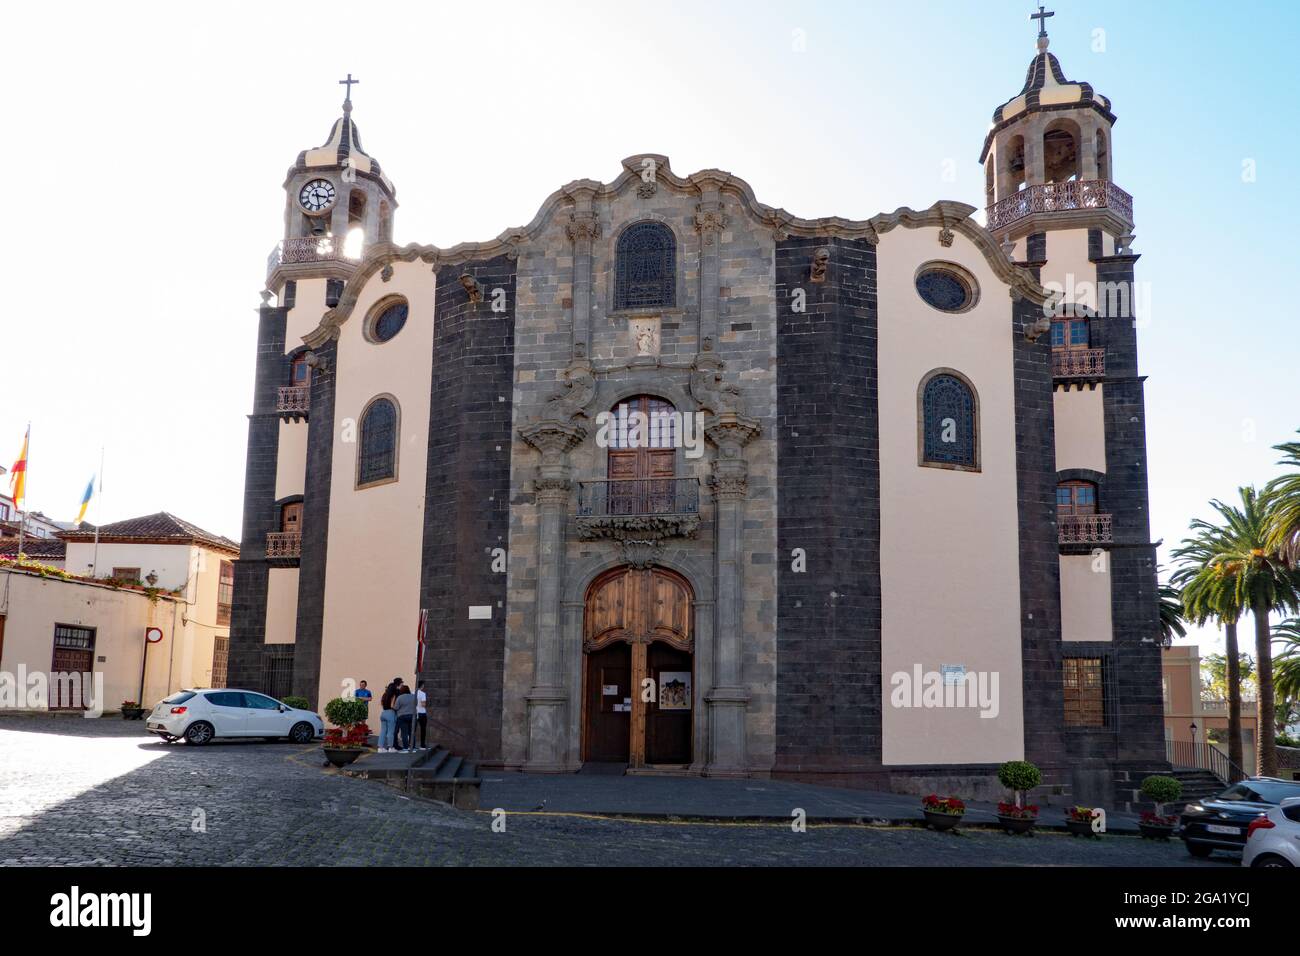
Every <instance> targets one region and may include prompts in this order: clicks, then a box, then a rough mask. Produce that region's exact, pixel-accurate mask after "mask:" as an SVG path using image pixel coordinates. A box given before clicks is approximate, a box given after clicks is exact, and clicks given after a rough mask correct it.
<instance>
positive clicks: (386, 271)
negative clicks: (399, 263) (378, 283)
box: [379, 262, 393, 282]
mask: <svg viewBox="0 0 1300 956" xmlns="http://www.w3.org/2000/svg"><path fill="white" fill-rule="evenodd" d="M392 277H393V264H392V263H391V262H390V263H388V265H386V266H384V267H383V268H382V269H380V270H379V278H380V279H382V280H383V281H384V282H387V281H388V280H389V279H391V278H392Z"/></svg>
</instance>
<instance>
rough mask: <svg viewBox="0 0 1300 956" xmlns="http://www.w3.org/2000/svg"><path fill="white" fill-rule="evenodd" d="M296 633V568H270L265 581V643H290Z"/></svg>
mask: <svg viewBox="0 0 1300 956" xmlns="http://www.w3.org/2000/svg"><path fill="white" fill-rule="evenodd" d="M297 633H298V569H297V568H271V573H270V576H269V578H268V579H267V582H266V643H267V644H292V643H293V642H294V639H295V638H296V636H297Z"/></svg>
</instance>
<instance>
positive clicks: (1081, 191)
mask: <svg viewBox="0 0 1300 956" xmlns="http://www.w3.org/2000/svg"><path fill="white" fill-rule="evenodd" d="M1075 209H1111V210H1113V211H1114V212H1115V214H1116V215H1117V216H1118V217H1119V218H1120V219H1122V220H1124V221H1125V222H1127V223H1130V224H1131V223H1132V222H1133V197H1132V196H1130V195H1129V194H1128V193H1126V192H1124V190H1122V189H1120V188H1119V187H1118V186H1116V185H1115V184H1114V183H1112V182H1110V181H1109V180H1106V179H1073V180H1070V181H1069V182H1064V183H1040V184H1038V185H1036V186H1026V187H1025V188H1024V189H1022V190H1020V191H1019V192H1018V193H1016V194H1015V195H1012V196H1007V197H1006V198H1005V199H999V200H998V201H997V202H995V203H994V204H993V205H992V206H989V207H988V209H987V210H986V211H987V213H988V228H989V229H990V230H996V229H1001V228H1003V227H1004V226H1009V225H1011V224H1012V223H1014V222H1017V221H1018V220H1021V219H1024V218H1025V217H1026V216H1032V215H1033V214H1034V213H1038V212H1067V211H1070V210H1075Z"/></svg>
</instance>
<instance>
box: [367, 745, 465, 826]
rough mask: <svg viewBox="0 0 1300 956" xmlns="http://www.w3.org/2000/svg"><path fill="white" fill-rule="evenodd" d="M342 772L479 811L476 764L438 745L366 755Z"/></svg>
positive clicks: (458, 806)
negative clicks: (402, 751) (416, 749)
mask: <svg viewBox="0 0 1300 956" xmlns="http://www.w3.org/2000/svg"><path fill="white" fill-rule="evenodd" d="M343 773H345V774H347V775H348V776H350V777H358V778H360V779H363V780H379V781H380V782H382V783H385V784H387V785H388V786H390V787H396V788H397V789H399V790H402V791H404V792H406V793H413V794H415V795H417V796H421V797H428V798H429V799H431V800H438V801H440V802H442V803H447V804H450V805H451V806H453V807H456V808H457V809H460V810H477V809H478V797H479V789H480V788H481V786H482V783H483V781H482V778H480V777H479V773H478V764H477V763H475V762H474V761H473V760H470V759H468V758H466V757H461V756H458V755H456V754H453V753H452V752H451V751H450V750H448V749H447V748H446V747H442V746H438V745H435V746H433V747H431V748H430V749H428V750H420V751H417V752H415V753H410V754H401V753H390V754H381V753H370V754H366V755H365V756H364V757H362V758H360V759H359V760H357V761H356V762H355V763H353V764H351V765H349V766H347V767H344V768H343Z"/></svg>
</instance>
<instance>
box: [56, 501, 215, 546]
mask: <svg viewBox="0 0 1300 956" xmlns="http://www.w3.org/2000/svg"><path fill="white" fill-rule="evenodd" d="M59 537H60V538H62V539H63V540H65V541H87V540H92V539H93V538H94V537H95V528H94V525H91V524H89V523H87V522H84V521H83V522H82V523H81V524H80V525H78V527H77V529H76V530H75V531H64V532H62V533H61V534H60V535H59ZM114 538H119V539H120V538H131V539H147V540H149V541H157V542H159V543H163V544H168V543H175V544H190V543H194V544H201V545H206V546H208V547H211V548H216V549H218V550H221V551H230V552H232V553H234V554H238V553H239V545H238V544H237V543H235V542H234V541H231V540H230V539H229V538H224V537H222V536H221V535H219V534H213V533H212V532H211V531H204V530H203V529H202V528H200V527H199V526H198V525H196V524H191V523H190V522H188V521H186V520H184V519H183V518H178V517H176V516H175V515H173V514H168V513H167V512H166V511H159V512H158V513H157V514H152V515H145V516H144V517H142V518H127V519H126V520H125V521H114V522H112V523H110V524H106V525H100V528H99V540H100V541H111V540H112V539H114Z"/></svg>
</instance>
